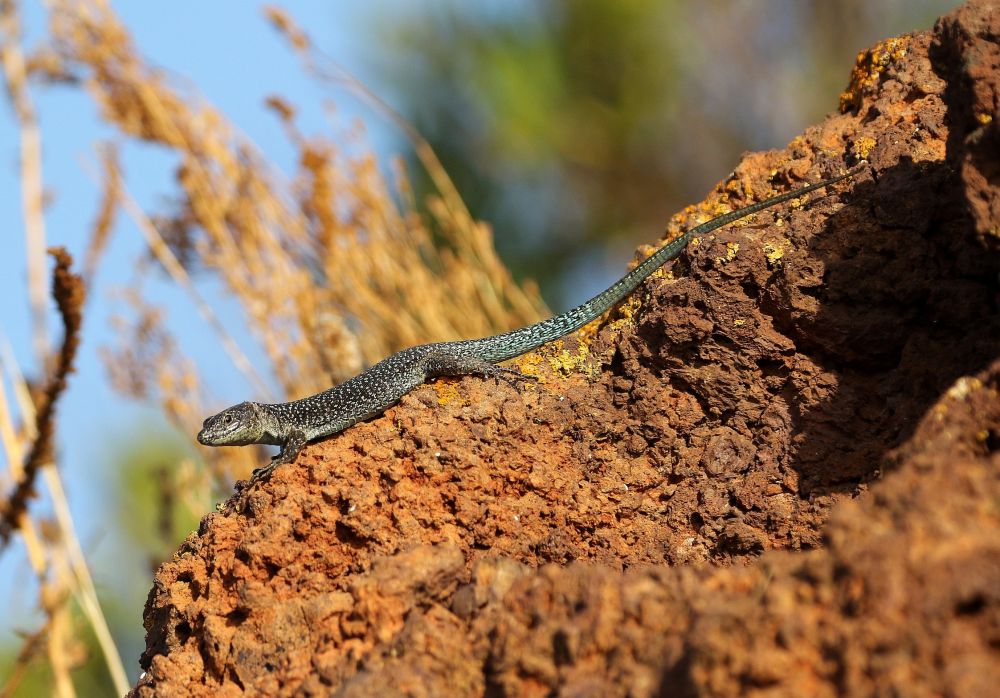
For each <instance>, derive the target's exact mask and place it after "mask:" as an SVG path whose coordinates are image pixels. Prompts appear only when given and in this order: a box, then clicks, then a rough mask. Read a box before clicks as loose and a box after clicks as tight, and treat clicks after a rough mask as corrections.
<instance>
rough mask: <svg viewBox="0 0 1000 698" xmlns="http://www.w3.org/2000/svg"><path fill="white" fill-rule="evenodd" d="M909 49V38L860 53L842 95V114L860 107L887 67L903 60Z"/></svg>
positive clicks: (898, 39) (887, 41) (884, 43)
mask: <svg viewBox="0 0 1000 698" xmlns="http://www.w3.org/2000/svg"><path fill="white" fill-rule="evenodd" d="M909 47H910V39H909V38H908V37H897V38H894V39H887V40H886V41H882V42H880V43H878V44H875V46H873V47H872V48H870V49H868V50H867V51H861V52H860V53H858V58H857V61H856V62H855V64H854V69H853V70H852V71H851V81H850V83H848V86H847V90H846V91H844V92H843V93H841V95H840V111H841V113H844V112H847V111H850V110H852V109H857V108H858V107H860V106H861V98H862V97H863V95H864V94H865V93H866V92H870V91H872V90H873V89H875V87H876V86H877V85H878V82H879V76H880V75H881V74H882V73H883V72H884V71H885V69H886V67H888V66H889V65H890V64H891V63H893V62H895V61H898V60H900V59H902V58H903V57H904V56H905V55H906V52H907V50H908V49H909Z"/></svg>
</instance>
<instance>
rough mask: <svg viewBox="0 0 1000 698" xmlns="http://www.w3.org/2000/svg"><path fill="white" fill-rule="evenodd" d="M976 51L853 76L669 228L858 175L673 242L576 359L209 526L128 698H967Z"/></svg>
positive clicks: (981, 585)
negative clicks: (321, 697)
mask: <svg viewBox="0 0 1000 698" xmlns="http://www.w3.org/2000/svg"><path fill="white" fill-rule="evenodd" d="M998 36H1000V16H998V13H997V11H996V3H995V2H980V3H970V4H969V5H967V6H965V7H963V8H960V9H959V10H957V11H956V12H955V13H954V14H952V15H951V16H949V17H948V18H945V19H943V20H941V21H940V22H939V23H938V24H937V26H936V28H935V30H934V32H933V33H931V32H928V33H923V34H914V35H910V36H905V37H901V38H899V39H895V40H892V41H888V42H885V43H883V44H881V45H879V46H878V47H876V48H875V49H873V50H872V51H871V52H870V53H869V54H868V55H866V56H863V57H862V60H861V61H860V62H859V65H858V68H857V69H856V70H855V73H854V75H853V78H852V84H851V86H850V88H849V89H848V91H847V92H846V93H845V95H844V100H843V103H844V105H845V108H846V111H845V112H844V113H841V114H837V115H834V116H831V117H830V118H829V119H827V120H826V121H825V122H823V123H822V124H820V125H819V126H816V127H813V128H810V129H808V130H807V131H806V132H805V133H804V134H803V135H802V136H801V137H799V138H797V139H795V141H793V142H792V144H791V145H790V146H789V147H788V148H787V149H786V150H784V151H774V152H769V153H762V154H756V155H751V156H748V157H747V158H746V160H745V161H744V162H743V163H742V164H741V165H740V167H739V168H737V170H736V173H735V174H734V176H733V179H732V180H731V182H730V183H729V184H728V185H727V186H726V188H725V189H726V191H728V192H731V193H730V194H729V196H728V197H723V195H721V194H718V193H716V194H713V196H712V197H710V200H709V201H710V203H709V204H707V205H706V206H705V207H704V208H703V209H702V210H701V211H690V212H689V214H690V215H691V220H695V214H698V216H699V217H705V216H708V215H713V214H714V213H717V212H718V206H719V204H720V203H723V202H726V204H727V205H729V206H733V207H735V206H738V205H742V204H745V203H748V202H749V201H750V197H749V196H744V195H743V194H744V193H745V192H753V197H752V198H753V199H755V200H756V199H759V198H763V197H765V196H767V195H769V194H771V193H773V192H775V191H776V190H777V189H779V188H780V189H784V188H787V187H788V186H794V185H797V184H801V183H805V182H806V181H811V180H814V179H817V178H819V177H821V176H825V175H829V174H833V173H835V172H837V171H840V170H841V169H842V168H844V167H845V166H846V165H848V164H850V163H851V162H853V160H854V159H856V158H858V157H865V158H867V159H868V160H869V162H870V163H871V167H870V169H868V170H866V171H865V172H864V173H862V174H860V175H859V176H857V177H856V178H855V179H854V180H852V181H851V182H848V183H844V184H841V185H838V186H837V187H834V188H832V189H833V191H831V192H830V195H829V196H826V197H816V196H814V197H811V198H810V202H809V203H808V205H805V206H798V207H796V206H793V207H779V209H776V210H772V211H767V212H764V213H761V214H759V215H757V216H756V217H754V218H753V219H752V221H751V222H749V223H745V224H742V225H735V226H731V227H729V228H727V229H725V230H722V231H718V232H716V233H715V234H713V235H709V236H705V237H703V238H701V239H700V240H698V241H697V244H692V246H691V247H690V248H689V250H688V251H687V252H686V253H685V255H683V256H682V258H681V259H680V260H678V262H676V263H675V264H673V265H672V266H668V271H670V272H671V274H670V275H668V276H659V277H656V278H654V279H651V280H650V281H649V282H648V283H647V284H646V285H645V287H644V289H643V290H640V291H639V292H638V293H637V299H638V302H634V301H633V302H631V303H629V304H627V306H626V308H625V309H623V310H621V311H620V312H619V313H618V314H616V315H614V316H613V317H612V318H611V319H610V321H609V322H607V323H606V324H605V325H604V326H603V327H602V329H601V330H600V331H599V332H598V334H597V335H596V337H595V338H594V340H593V342H592V343H591V344H590V346H589V355H590V356H591V357H592V359H593V363H594V365H598V367H599V368H600V370H599V371H596V372H592V375H591V374H584V373H573V374H571V375H570V376H569V377H568V378H563V377H560V376H559V375H557V374H552V373H545V374H544V378H545V380H544V381H542V383H541V385H539V386H538V387H537V389H534V388H527V389H524V390H522V391H515V390H513V389H511V388H510V387H508V386H506V385H504V384H500V385H494V384H493V383H491V382H485V381H482V380H479V379H476V378H465V379H462V380H461V381H459V382H457V383H454V384H449V388H457V393H458V395H459V396H460V397H459V399H454V397H453V393H454V390H449V391H448V392H449V394H452V398H451V399H439V395H441V396H442V398H443V397H444V391H442V390H441V386H437V387H435V386H425V387H422V388H420V389H418V390H417V391H414V393H412V394H411V395H410V396H407V397H406V398H405V399H404V400H403V401H402V403H401V404H400V405H399V406H398V407H396V408H393V409H392V410H390V411H389V412H388V413H387V414H386V415H385V416H384V417H381V418H378V419H375V420H373V421H371V422H368V423H366V424H362V425H358V426H357V427H354V428H352V429H349V430H348V431H346V432H344V433H343V434H341V435H339V436H338V437H336V438H334V439H330V440H327V441H325V442H323V443H320V444H316V445H313V446H310V447H309V448H307V449H306V451H305V452H304V453H303V455H302V457H301V458H300V459H299V461H298V462H297V463H296V464H295V465H294V466H284V467H281V468H279V469H278V470H277V471H276V472H275V473H274V475H273V477H272V478H271V479H270V480H269V481H267V482H266V483H263V484H260V485H255V486H254V487H252V488H249V489H244V490H242V491H240V492H239V493H237V494H236V495H235V496H234V497H233V498H232V499H230V500H229V502H228V503H227V504H226V505H225V507H224V509H223V510H222V511H221V512H219V513H215V514H210V515H208V516H206V517H205V519H204V520H203V521H202V525H201V527H200V529H199V531H198V532H197V533H196V534H194V535H192V536H191V537H190V538H189V539H188V540H187V541H186V542H185V543H184V544H183V546H182V547H181V549H180V550H179V551H178V552H177V554H176V555H175V556H174V558H173V559H172V560H171V561H170V562H168V563H165V564H164V565H163V566H162V567H161V568H160V570H159V571H158V573H157V576H156V581H155V586H154V588H153V589H152V591H151V592H150V596H149V600H148V602H147V606H146V612H145V623H146V628H147V631H148V634H147V649H146V652H145V654H144V655H143V658H142V663H143V666H144V667H145V668H146V669H147V673H146V675H145V677H144V678H143V679H142V680H141V681H140V682H139V684H138V685H137V686H136V688H135V689H134V691H133V694H134V695H136V696H151V695H165V696H170V695H229V694H238V693H242V692H252V693H257V694H268V695H290V694H307V695H312V694H327V693H334V692H341V693H344V694H348V695H385V694H407V695H428V696H432V695H482V694H484V693H490V694H491V695H518V696H520V695H529V696H530V695H549V694H551V693H552V692H553V691H558V692H563V693H566V694H571V695H595V696H596V695H600V696H606V695H625V694H628V695H655V694H664V695H666V694H669V695H673V694H675V693H676V694H680V695H735V694H746V693H752V694H765V693H766V694H768V695H831V696H832V695H843V694H874V693H879V694H892V693H896V694H913V693H921V692H923V693H927V694H940V695H945V694H947V695H969V696H974V695H984V694H986V693H988V692H989V691H990V690H991V689H992V688H994V687H995V685H997V684H998V683H1000V543H998V541H1000V509H998V502H1000V477H998V475H1000V455H998V453H1000V392H998V391H1000V313H998V307H1000V253H998V249H997V244H996V237H997V234H996V230H997V228H996V220H997V214H996V211H997V205H996V202H997V201H998V200H1000V199H998V198H997V197H998V193H997V192H998V189H997V181H996V172H997V170H996V165H997V156H996V153H997V152H1000V151H998V150H997V149H996V148H992V149H991V148H990V147H989V143H990V142H991V141H990V139H994V138H996V136H995V129H996V128H997V127H996V120H995V119H992V120H990V119H986V118H985V117H984V116H983V115H984V114H987V113H989V114H994V113H995V111H996V105H997V97H996V94H997V92H996V80H997V70H996V61H995V57H996V56H997V37H998ZM991 100H992V101H991ZM989 109H993V111H992V112H989V111H988V110H989ZM775 173H776V174H775ZM684 222H685V223H690V221H684ZM566 348H569V349H575V348H576V340H569V341H567V342H566ZM550 351H555V350H550ZM556 358H558V357H556ZM542 365H543V366H548V363H547V362H545V361H543V362H542ZM442 403H443V404H442Z"/></svg>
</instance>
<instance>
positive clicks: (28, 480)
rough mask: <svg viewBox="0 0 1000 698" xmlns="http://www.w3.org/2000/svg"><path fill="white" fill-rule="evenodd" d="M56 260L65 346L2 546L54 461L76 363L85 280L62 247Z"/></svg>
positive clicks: (2, 529)
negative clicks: (63, 400)
mask: <svg viewBox="0 0 1000 698" xmlns="http://www.w3.org/2000/svg"><path fill="white" fill-rule="evenodd" d="M50 252H52V255H53V256H54V257H55V258H56V266H55V269H54V270H53V273H52V279H53V286H52V295H53V297H54V298H55V301H56V305H57V306H58V307H59V314H60V316H61V317H62V320H63V330H64V334H63V342H62V346H61V347H60V349H59V353H58V354H57V355H56V357H55V362H54V368H53V370H52V374H51V376H50V377H49V380H48V381H47V383H46V385H45V390H44V391H43V393H42V398H41V404H40V405H39V408H38V411H37V419H36V420H35V428H36V431H37V433H36V435H35V438H34V440H33V441H32V442H31V448H29V449H28V455H27V457H26V458H25V460H24V472H23V473H22V475H21V478H20V479H19V480H18V481H17V482H16V484H15V485H14V491H13V492H12V493H11V494H10V496H9V497H8V498H7V501H6V502H4V503H3V507H2V512H0V514H2V516H0V546H3V545H6V544H7V543H8V542H9V540H10V536H11V533H12V532H13V531H14V530H16V529H17V527H18V525H19V524H20V523H21V521H22V520H23V519H24V513H25V511H26V510H27V507H28V500H29V499H30V498H31V497H32V496H33V494H34V483H35V477H36V475H37V473H38V470H39V468H41V466H42V465H44V464H45V463H48V462H51V461H52V438H53V434H54V433H55V410H56V403H57V402H58V400H59V397H60V396H61V395H62V394H63V392H64V391H65V390H66V380H67V377H68V376H69V374H70V373H71V372H72V371H73V361H74V360H75V359H76V350H77V347H78V345H79V341H80V339H79V337H80V325H81V322H82V314H81V308H82V306H83V300H84V290H83V280H82V279H81V278H80V277H79V276H77V275H76V274H74V273H73V272H71V271H70V265H71V264H72V262H73V259H72V257H70V255H69V253H68V252H66V250H65V249H63V248H61V247H57V248H53V249H52V250H50Z"/></svg>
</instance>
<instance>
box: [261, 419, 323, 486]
mask: <svg viewBox="0 0 1000 698" xmlns="http://www.w3.org/2000/svg"><path fill="white" fill-rule="evenodd" d="M308 441H309V439H307V438H306V435H305V434H304V433H303V432H302V431H300V430H298V429H296V430H295V431H292V432H290V433H289V434H288V438H287V439H286V440H285V444H284V445H283V446H282V447H281V451H279V452H278V455H276V456H275V457H274V458H272V459H271V462H270V463H268V464H267V465H262V466H261V467H259V468H257V469H256V470H254V471H253V474H252V475H251V476H250V482H257V481H258V480H261V479H263V478H265V477H267V476H268V475H270V474H271V473H272V472H273V471H274V469H275V468H277V467H278V466H279V465H281V464H282V463H291V462H292V461H294V460H295V459H296V458H297V457H298V455H299V452H300V451H301V450H302V447H303V446H305V445H306V443H307V442H308Z"/></svg>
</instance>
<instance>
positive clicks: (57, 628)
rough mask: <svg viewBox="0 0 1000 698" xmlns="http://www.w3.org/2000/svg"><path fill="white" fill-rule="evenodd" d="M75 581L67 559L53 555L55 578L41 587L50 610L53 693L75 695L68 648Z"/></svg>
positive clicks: (64, 697)
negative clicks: (69, 592) (70, 608)
mask: <svg viewBox="0 0 1000 698" xmlns="http://www.w3.org/2000/svg"><path fill="white" fill-rule="evenodd" d="M71 584H72V581H71V577H70V575H69V570H68V568H67V565H66V560H65V559H64V556H62V555H53V556H52V579H51V580H50V582H49V584H47V585H46V586H44V587H43V588H42V605H43V606H44V607H45V608H46V610H47V612H48V613H49V633H48V637H47V640H48V642H47V643H46V650H47V654H48V658H49V667H50V668H51V669H52V678H53V687H52V695H54V696H59V698H71V697H72V696H75V695H76V689H74V688H73V679H72V677H71V676H70V672H71V671H72V669H73V665H72V661H71V656H72V655H71V652H70V651H69V649H70V648H69V641H70V635H71V633H72V629H73V626H72V618H71V617H70V614H69V604H67V603H66V601H67V600H68V598H69V595H68V590H69V588H70V585H71Z"/></svg>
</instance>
